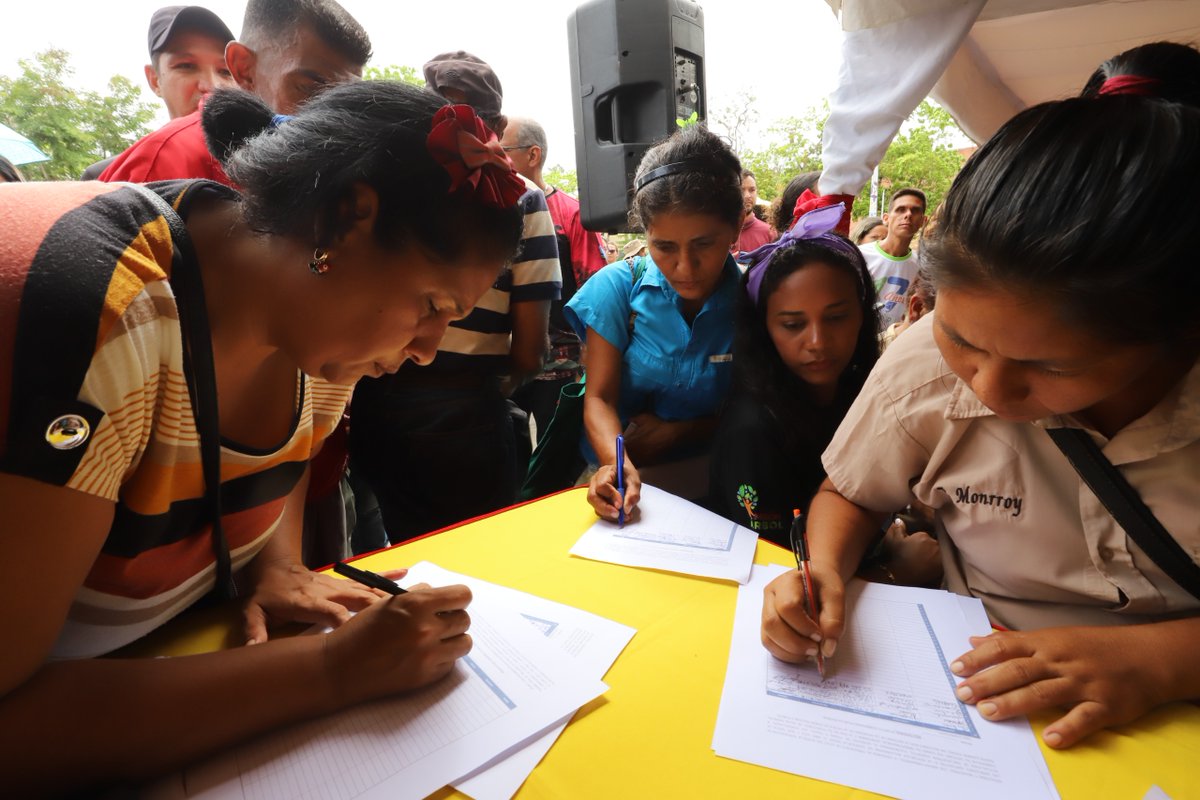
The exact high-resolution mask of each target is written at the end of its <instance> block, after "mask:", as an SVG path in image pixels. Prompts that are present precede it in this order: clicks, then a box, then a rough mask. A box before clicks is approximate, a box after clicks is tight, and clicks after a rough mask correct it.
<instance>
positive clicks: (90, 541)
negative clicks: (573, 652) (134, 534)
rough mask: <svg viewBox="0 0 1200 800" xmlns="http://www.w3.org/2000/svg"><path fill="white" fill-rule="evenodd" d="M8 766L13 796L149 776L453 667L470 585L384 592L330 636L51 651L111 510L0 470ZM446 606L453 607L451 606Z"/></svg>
mask: <svg viewBox="0 0 1200 800" xmlns="http://www.w3.org/2000/svg"><path fill="white" fill-rule="evenodd" d="M0 508H4V509H5V513H4V515H3V521H2V527H0V547H3V552H4V553H5V558H3V559H0V609H3V612H2V613H3V614H5V615H6V617H7V618H6V619H5V622H6V623H7V625H6V627H7V629H8V630H9V631H10V635H9V644H8V647H7V648H6V657H5V658H4V659H0V730H2V731H20V732H21V735H20V736H7V737H5V740H6V741H5V746H4V747H3V748H0V774H3V775H4V776H5V788H6V790H7V791H9V792H11V793H12V794H13V795H14V796H30V795H33V794H37V795H43V794H56V793H61V792H64V791H68V790H71V789H78V788H81V787H97V786H102V785H105V784H110V783H113V782H120V781H134V780H140V779H144V778H147V777H150V776H153V775H156V774H160V773H162V772H164V771H167V770H170V769H172V768H177V767H180V766H182V765H183V764H186V763H188V762H190V761H193V760H195V759H196V758H198V757H200V756H202V755H204V754H206V753H209V752H211V751H213V750H214V749H217V748H219V747H222V746H225V745H229V744H232V743H234V742H236V741H238V740H241V739H244V738H246V737H247V736H250V735H252V734H254V733H258V732H261V731H264V730H267V729H269V728H271V727H274V726H277V725H280V724H284V723H287V722H292V721H296V720H300V719H304V718H307V717H312V716H316V715H319V714H323V713H326V712H328V711H332V710H334V709H337V708H341V707H344V706H346V705H349V704H352V703H356V702H360V701H362V700H365V699H368V698H372V697H379V696H382V695H385V694H389V693H394V692H400V691H405V690H407V689H412V688H416V687H418V686H421V685H424V684H426V683H429V682H431V681H433V680H436V679H438V678H440V677H442V676H443V675H445V674H446V673H447V672H448V671H449V670H450V669H451V668H452V666H453V663H454V660H455V659H457V658H458V657H460V656H462V655H463V654H465V653H466V652H467V651H468V650H469V649H470V637H469V636H467V635H465V633H464V631H466V629H467V626H468V624H469V618H468V617H467V613H466V611H465V610H463V609H464V608H465V607H466V604H467V603H468V602H469V601H470V592H469V590H467V589H466V587H461V586H460V587H446V588H443V589H434V590H425V591H418V592H410V593H409V594H406V595H400V596H398V597H395V598H390V599H389V600H387V601H379V602H374V603H372V604H371V605H370V606H369V607H367V608H366V609H365V610H364V611H363V612H362V613H361V614H359V615H358V616H357V617H355V618H354V619H353V620H351V621H350V622H349V623H347V624H346V625H344V626H342V627H341V628H339V629H337V630H336V631H335V632H334V633H332V634H330V635H329V636H304V637H297V638H292V639H285V640H279V641H270V642H267V643H265V644H262V645H259V646H256V647H243V648H237V649H234V650H228V651H223V652H219V653H212V654H207V655H201V656H188V657H181V658H166V659H136V660H120V659H96V660H80V661H62V662H54V663H46V658H47V656H48V654H49V652H50V649H51V647H52V646H53V643H54V641H55V639H56V638H57V636H58V633H59V630H60V629H61V626H62V624H63V621H64V620H65V618H66V614H67V610H68V609H69V607H70V604H71V601H72V599H73V598H74V596H75V594H76V592H77V591H78V589H79V587H80V586H81V585H82V583H83V580H84V577H85V575H86V574H87V572H88V570H89V569H90V567H91V564H92V562H93V561H94V560H95V557H96V555H97V553H98V552H99V550H100V547H101V545H102V543H103V541H104V539H105V537H106V536H107V533H108V530H109V528H110V526H111V523H112V517H113V504H112V503H110V502H108V501H105V500H102V499H100V498H96V497H92V496H89V495H85V494H82V493H79V492H75V491H73V490H70V489H62V488H57V487H52V486H48V485H45V484H41V483H37V482H35V481H32V480H29V479H26V478H20V477H15V476H11V475H0ZM438 612H449V613H442V614H439V613H438Z"/></svg>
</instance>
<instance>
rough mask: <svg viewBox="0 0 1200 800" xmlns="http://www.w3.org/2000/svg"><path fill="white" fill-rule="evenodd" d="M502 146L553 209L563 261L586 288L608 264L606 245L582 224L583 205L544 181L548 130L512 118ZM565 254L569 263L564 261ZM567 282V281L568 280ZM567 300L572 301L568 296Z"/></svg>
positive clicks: (516, 166) (559, 252)
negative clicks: (605, 258) (587, 282)
mask: <svg viewBox="0 0 1200 800" xmlns="http://www.w3.org/2000/svg"><path fill="white" fill-rule="evenodd" d="M500 145H501V146H502V147H503V148H504V152H506V153H508V157H509V158H510V159H512V162H513V167H514V168H515V169H516V170H517V172H518V173H520V174H521V175H523V176H524V177H526V178H528V179H529V180H531V181H533V183H534V185H536V186H537V187H538V188H539V189H541V190H542V193H543V194H545V195H546V207H547V208H549V209H550V218H551V219H552V220H554V232H555V234H556V235H557V236H558V243H559V248H558V255H559V258H560V260H561V261H562V263H565V264H569V265H570V266H571V268H572V269H573V271H574V273H575V285H576V286H582V285H583V283H584V281H586V280H587V279H588V278H590V277H591V276H592V275H594V274H595V273H596V271H597V270H599V269H600V268H601V267H603V266H604V265H605V264H606V263H607V262H606V261H605V260H604V242H603V241H602V240H601V238H600V234H598V233H593V232H592V231H589V230H587V229H586V228H584V227H583V223H582V222H580V220H579V201H578V200H576V199H575V198H574V197H572V196H571V195H569V194H567V193H566V192H564V191H562V190H560V189H558V188H556V187H554V186H550V185H549V184H547V183H546V181H545V180H544V179H543V177H542V171H543V170H544V169H545V166H546V154H547V152H548V151H547V148H546V131H545V129H544V128H542V126H541V125H540V124H538V123H537V122H536V121H535V120H532V119H529V118H527V117H509V119H508V125H507V126H505V128H504V137H503V138H501V140H500ZM564 254H565V255H566V259H563V256H564ZM563 278H564V281H565V280H566V276H565V275H564V276H563ZM564 285H565V283H564ZM564 299H570V298H569V296H566V295H564Z"/></svg>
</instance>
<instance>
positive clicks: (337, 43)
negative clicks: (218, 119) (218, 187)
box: [100, 0, 371, 185]
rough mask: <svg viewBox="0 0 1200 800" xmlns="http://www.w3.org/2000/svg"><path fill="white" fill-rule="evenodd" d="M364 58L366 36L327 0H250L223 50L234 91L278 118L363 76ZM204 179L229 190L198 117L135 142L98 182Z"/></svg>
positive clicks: (368, 52)
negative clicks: (243, 93) (239, 32)
mask: <svg viewBox="0 0 1200 800" xmlns="http://www.w3.org/2000/svg"><path fill="white" fill-rule="evenodd" d="M370 57H371V40H370V39H369V38H368V37H367V34H366V31H364V30H363V29H362V26H360V25H359V24H358V22H357V21H355V19H354V18H353V17H351V16H350V14H349V13H347V11H346V10H345V9H344V8H342V7H341V6H340V5H338V4H337V3H336V2H334V0H294V1H293V2H279V1H278V0H274V1H273V0H250V2H249V3H247V4H246V16H245V18H244V19H243V21H242V36H241V38H240V39H239V40H236V41H232V42H230V43H229V44H228V45H226V47H225V61H226V63H227V64H228V66H229V71H230V72H231V73H232V74H233V78H234V80H236V81H237V84H238V86H240V87H241V88H243V89H245V90H246V91H249V92H253V93H254V94H256V95H258V96H259V97H260V98H261V99H262V101H263V102H264V103H266V104H267V105H268V106H269V107H271V108H272V109H274V110H275V111H276V112H277V113H280V114H291V113H292V112H294V111H295V110H296V108H297V107H298V106H300V105H302V104H303V103H304V102H305V101H306V100H308V99H309V98H310V97H312V96H313V95H315V94H317V93H318V92H319V91H320V90H321V89H323V88H324V87H326V86H329V85H332V84H336V83H344V82H346V81H349V80H355V79H357V78H361V77H362V68H363V65H364V64H366V63H367V60H368V59H369V58H370ZM171 178H208V179H210V180H214V181H218V182H220V183H224V184H227V185H228V184H229V178H228V177H226V175H225V171H224V170H222V169H221V165H220V164H219V163H218V162H217V160H216V159H215V158H213V157H212V155H210V154H209V152H208V147H207V145H206V144H205V142H204V132H203V131H202V130H201V128H200V112H199V110H197V111H194V112H192V113H191V114H188V115H187V116H183V117H179V118H178V119H173V120H171V121H170V122H168V123H167V124H166V125H164V126H163V127H161V128H159V129H158V130H157V131H155V132H154V133H151V134H149V135H148V136H145V137H143V138H142V139H140V140H139V141H137V142H135V143H134V144H133V145H132V146H131V147H130V148H129V149H128V150H126V151H125V152H124V153H122V154H121V155H119V156H117V157H116V159H114V161H113V162H112V164H110V165H109V167H108V168H107V169H106V170H104V172H103V174H101V175H100V180H102V181H132V182H135V183H145V182H148V181H157V180H167V179H171Z"/></svg>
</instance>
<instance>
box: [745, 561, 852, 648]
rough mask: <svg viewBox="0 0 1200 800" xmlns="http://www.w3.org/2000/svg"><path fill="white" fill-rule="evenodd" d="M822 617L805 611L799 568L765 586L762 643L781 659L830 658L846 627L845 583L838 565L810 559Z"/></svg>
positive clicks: (814, 587) (802, 584)
mask: <svg viewBox="0 0 1200 800" xmlns="http://www.w3.org/2000/svg"><path fill="white" fill-rule="evenodd" d="M809 567H810V571H811V574H812V578H813V584H814V586H813V589H814V592H815V593H816V596H817V605H818V606H819V607H820V613H819V619H817V620H813V619H811V618H810V617H809V616H808V614H806V613H805V612H804V582H803V581H802V580H801V579H800V571H799V570H792V571H791V572H786V573H784V574H783V575H780V576H779V577H778V578H776V579H775V580H773V581H771V582H770V583H768V584H767V588H766V589H764V590H763V611H762V643H763V646H764V647H766V648H767V651H768V652H770V654H771V655H773V656H775V657H776V658H778V659H779V660H781V661H789V662H792V663H796V664H799V663H802V662H804V661H808V660H812V659H814V658H815V657H816V655H817V648H818V647H820V648H821V653H822V655H824V656H825V657H826V658H829V657H830V656H832V655H833V654H834V652H835V651H836V650H837V643H838V639H840V638H841V637H842V633H843V630H844V628H845V609H846V586H845V584H844V583H843V582H842V579H841V576H839V575H838V572H837V570H836V569H833V568H832V567H828V566H826V565H825V564H823V563H821V562H817V561H811V562H809Z"/></svg>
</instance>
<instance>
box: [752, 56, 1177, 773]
mask: <svg viewBox="0 0 1200 800" xmlns="http://www.w3.org/2000/svg"><path fill="white" fill-rule="evenodd" d="M1188 50H1191V52H1187V51H1188ZM1143 63H1144V64H1147V65H1150V64H1153V65H1154V66H1153V67H1150V66H1148V67H1147V69H1146V70H1145V71H1142V70H1141V69H1140V66H1134V65H1140V64H1143ZM1168 63H1169V64H1170V66H1168V67H1167V68H1166V69H1163V68H1162V67H1163V66H1164V65H1166V64H1168ZM1113 67H1115V68H1116V69H1113ZM1093 81H1094V84H1095V86H1094V89H1093V88H1092V86H1093V82H1089V89H1087V90H1085V96H1084V97H1081V98H1071V99H1066V100H1061V101H1057V102H1051V103H1044V104H1041V105H1038V106H1035V107H1033V108H1030V109H1028V110H1026V111H1023V112H1021V113H1020V114H1018V115H1017V116H1015V117H1014V118H1013V119H1011V120H1010V121H1009V122H1008V123H1006V124H1005V125H1004V126H1003V127H1002V128H1001V129H1000V130H999V131H998V132H997V133H996V135H995V136H993V137H992V139H991V140H990V141H989V142H987V143H986V144H985V145H984V146H983V147H981V148H980V149H979V151H978V152H976V153H975V155H973V156H972V157H971V159H970V160H969V161H968V162H967V163H966V165H965V166H964V167H963V170H962V172H961V173H959V175H958V177H957V178H955V180H954V183H953V185H952V186H951V189H950V192H949V194H948V195H947V197H946V200H945V203H944V206H943V209H942V214H941V218H940V221H939V226H938V231H937V235H936V236H935V237H933V238H932V239H931V240H930V241H929V242H927V243H926V245H925V248H926V250H925V253H924V256H923V260H924V268H925V269H926V270H928V273H929V277H930V279H931V281H932V282H933V284H934V286H936V287H937V307H936V308H935V309H934V312H933V314H931V315H928V316H927V317H926V318H925V319H922V320H921V321H920V322H918V323H917V324H915V325H914V326H913V327H912V329H911V330H910V331H908V332H906V333H905V334H904V335H903V336H901V337H899V338H898V339H897V340H896V342H895V343H894V344H893V345H892V346H891V347H889V348H888V350H887V352H886V353H885V354H884V356H883V358H881V359H880V361H879V364H878V365H877V366H876V368H875V370H874V371H873V372H872V374H871V376H870V378H868V380H867V383H866V385H865V386H864V387H863V390H862V392H861V393H860V394H859V398H858V400H857V401H856V402H855V404H854V406H853V407H852V408H851V409H850V412H849V413H848V414H847V416H846V419H845V421H844V422H843V423H842V426H841V428H839V429H838V432H837V434H836V435H835V436H834V440H833V443H832V444H831V445H830V447H829V449H828V450H827V451H826V452H825V455H824V463H825V466H826V469H827V470H828V473H829V478H828V480H827V481H826V482H825V484H823V485H822V487H821V491H820V492H818V494H817V497H816V499H814V500H813V503H812V507H811V511H810V514H809V526H808V530H809V533H810V550H811V555H812V572H813V575H814V578H815V583H816V590H817V594H818V598H819V606H820V613H819V617H818V619H816V620H814V619H810V618H809V617H808V616H807V615H806V614H805V613H804V611H803V608H804V604H803V599H802V596H801V593H802V590H801V588H800V584H801V581H800V580H799V579H798V578H797V575H796V573H795V572H791V573H788V574H785V575H783V576H781V577H780V578H778V579H777V580H775V581H772V583H771V584H770V585H769V586H768V587H767V589H766V597H765V602H764V613H763V627H762V634H763V642H764V645H765V646H766V647H767V649H768V650H769V651H770V652H771V653H773V654H774V655H775V656H776V657H778V658H781V659H784V660H787V661H803V660H804V659H805V657H806V654H807V653H808V652H809V651H810V650H811V649H812V648H813V647H814V646H820V647H821V649H822V650H823V651H824V653H825V654H826V655H832V654H833V653H834V652H835V651H836V650H837V644H838V641H839V640H840V639H842V638H843V636H844V634H845V626H844V623H843V620H844V618H845V617H844V599H843V598H844V584H845V581H846V580H847V579H848V578H849V576H850V574H851V573H852V572H853V569H854V566H855V565H856V564H857V563H858V561H859V559H860V558H861V555H862V552H863V549H864V547H865V546H866V543H867V542H868V541H869V539H870V537H871V536H872V535H873V534H874V532H875V531H876V530H878V527H879V524H880V522H881V519H882V517H883V513H884V512H883V510H885V509H888V508H895V507H897V506H899V505H901V504H903V503H905V502H907V501H908V500H909V499H910V498H913V497H914V496H915V498H916V499H918V500H920V501H921V502H923V503H926V504H927V505H929V506H931V507H932V508H933V509H934V513H935V514H936V520H937V527H938V530H939V534H940V535H939V537H938V538H939V542H940V545H941V550H942V561H943V564H944V566H945V570H946V583H947V585H948V588H950V589H951V590H952V591H955V592H958V593H960V594H965V595H971V596H974V597H978V598H979V599H981V600H982V601H983V604H984V606H985V607H986V609H987V611H988V614H989V616H990V617H991V619H992V620H993V621H994V622H995V623H996V624H997V625H998V626H1003V628H1004V629H1005V630H1002V631H1001V632H998V633H993V634H991V635H989V636H982V637H973V638H972V639H971V642H970V644H971V649H970V650H968V651H967V652H965V653H962V654H954V653H947V655H948V656H949V657H950V670H951V672H953V673H954V674H955V675H957V676H958V677H959V678H961V679H962V682H961V683H960V684H959V685H958V688H957V695H958V697H959V699H960V700H962V701H963V702H967V703H971V704H974V705H975V706H976V708H977V709H978V710H979V713H980V714H981V715H982V716H983V718H985V719H987V720H1005V719H1010V718H1015V717H1022V716H1024V715H1027V714H1034V713H1039V712H1050V711H1053V712H1054V714H1055V716H1056V717H1057V718H1056V719H1054V720H1053V721H1052V722H1050V724H1048V725H1047V726H1046V727H1045V728H1044V730H1043V732H1042V739H1043V741H1044V742H1045V743H1046V745H1047V746H1049V747H1052V748H1055V749H1059V748H1065V747H1070V746H1072V745H1074V744H1075V743H1077V742H1079V741H1081V740H1082V739H1084V738H1085V737H1087V736H1089V735H1090V734H1092V733H1094V732H1096V731H1098V730H1101V729H1103V728H1106V727H1110V726H1117V725H1122V724H1125V723H1129V722H1132V721H1134V720H1136V719H1138V718H1140V717H1142V716H1143V715H1145V714H1146V713H1147V712H1149V711H1150V710H1151V709H1153V708H1155V707H1157V706H1159V705H1161V704H1164V703H1170V702H1172V701H1175V700H1196V699H1197V698H1200V673H1198V672H1197V670H1196V663H1197V662H1198V661H1200V591H1198V590H1197V589H1196V588H1195V587H1194V586H1192V584H1193V583H1194V581H1193V580H1192V579H1191V578H1190V576H1193V575H1195V573H1196V566H1197V564H1196V562H1197V561H1198V560H1200V557H1198V556H1197V554H1198V553H1200V526H1197V524H1196V520H1197V519H1198V515H1197V501H1196V498H1197V497H1200V422H1198V420H1200V416H1198V415H1200V315H1198V314H1197V312H1196V303H1195V298H1196V296H1197V294H1200V272H1198V271H1197V270H1196V269H1195V267H1194V256H1193V254H1194V251H1195V233H1194V231H1193V229H1192V228H1190V227H1188V226H1181V225H1179V224H1178V222H1177V220H1179V219H1194V218H1196V217H1197V216H1198V215H1200V199H1198V198H1197V195H1196V193H1195V191H1193V188H1194V187H1195V185H1196V181H1197V180H1198V179H1200V148H1197V147H1196V143H1197V142H1198V141H1200V108H1198V107H1197V100H1198V99H1200V97H1198V87H1200V53H1197V52H1196V51H1195V50H1193V49H1191V48H1187V47H1184V46H1180V45H1168V46H1166V47H1165V48H1164V47H1162V46H1156V45H1149V46H1146V47H1145V48H1137V49H1135V50H1134V51H1131V52H1128V53H1123V54H1121V55H1120V56H1117V57H1116V58H1114V59H1112V60H1110V61H1109V62H1106V64H1105V65H1104V67H1102V68H1101V70H1099V71H1098V74H1097V75H1096V76H1094V79H1093ZM1130 142H1137V146H1136V147H1131V146H1130ZM1097 165H1102V166H1103V168H1097ZM1148 242H1152V243H1153V246H1152V247H1148V246H1147V244H1146V243H1148ZM867 433H869V435H865V434H867ZM1068 442H1072V443H1074V445H1075V446H1078V447H1079V448H1080V449H1081V450H1083V451H1084V453H1085V454H1090V455H1088V456H1085V455H1082V454H1080V455H1074V454H1073V455H1072V456H1068V455H1067V453H1069V452H1072V447H1071V446H1068V445H1067V443H1068ZM1085 457H1090V458H1092V459H1095V461H1094V463H1097V464H1099V466H1100V468H1101V470H1103V471H1106V472H1108V471H1109V470H1111V472H1108V474H1109V475H1110V477H1111V483H1110V484H1109V486H1110V487H1111V492H1113V493H1120V494H1122V495H1123V496H1124V497H1125V498H1126V499H1127V500H1128V501H1129V502H1130V503H1132V504H1133V505H1134V506H1138V505H1141V506H1143V511H1144V514H1142V515H1140V520H1141V521H1140V522H1137V523H1131V522H1129V521H1128V520H1127V521H1126V522H1124V523H1118V521H1117V519H1115V518H1114V516H1113V514H1112V513H1111V512H1110V511H1109V510H1108V509H1109V508H1116V509H1118V512H1117V513H1119V514H1121V516H1122V517H1123V518H1124V514H1123V513H1121V512H1120V510H1119V509H1120V506H1119V505H1116V504H1114V505H1108V504H1107V503H1102V501H1101V499H1100V496H1101V495H1104V496H1107V495H1108V494H1109V493H1110V490H1108V489H1106V488H1104V486H1103V484H1102V483H1101V482H1100V481H1099V480H1098V479H1095V478H1092V477H1089V478H1088V479H1087V483H1088V484H1093V485H1095V486H1096V487H1097V488H1096V489H1092V488H1091V486H1090V485H1085V479H1084V478H1083V477H1081V476H1083V475H1089V476H1090V470H1089V469H1088V468H1087V467H1086V466H1084V459H1085ZM1077 465H1078V466H1077ZM1077 470H1078V471H1077ZM1155 531H1157V534H1155ZM1152 538H1153V539H1154V543H1153V544H1151V541H1152ZM1143 542H1144V543H1145V545H1143V544H1142V543H1143ZM1143 547H1145V548H1146V549H1143ZM1185 586H1190V587H1191V588H1185ZM817 643H819V645H817Z"/></svg>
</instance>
